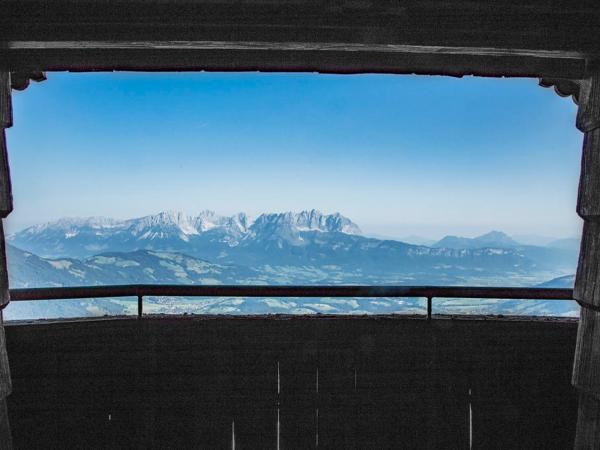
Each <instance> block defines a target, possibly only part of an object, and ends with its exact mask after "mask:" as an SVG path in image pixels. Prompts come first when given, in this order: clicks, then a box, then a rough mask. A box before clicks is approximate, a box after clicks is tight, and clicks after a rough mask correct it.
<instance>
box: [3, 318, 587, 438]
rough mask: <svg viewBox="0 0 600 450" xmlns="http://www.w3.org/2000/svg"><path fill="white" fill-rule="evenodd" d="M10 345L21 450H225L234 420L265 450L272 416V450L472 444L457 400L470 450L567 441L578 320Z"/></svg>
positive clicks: (218, 323)
mask: <svg viewBox="0 0 600 450" xmlns="http://www.w3.org/2000/svg"><path fill="white" fill-rule="evenodd" d="M6 333H7V334H6V336H7V345H8V350H9V352H10V353H11V370H12V375H13V385H14V392H13V394H11V396H10V397H9V408H10V414H11V421H12V424H11V425H12V427H13V432H14V437H15V440H16V442H15V446H16V447H17V448H40V447H43V446H44V445H45V446H47V447H53V446H54V445H55V444H56V443H60V445H61V448H65V449H68V448H90V447H92V448H115V447H121V448H160V449H162V448H210V449H221V448H223V449H227V448H228V449H231V448H232V446H231V425H232V422H233V421H235V424H236V427H235V429H236V437H237V439H236V448H240V449H241V448H260V449H262V448H265V449H268V448H273V449H275V448H276V441H277V428H276V417H277V416H276V411H277V407H279V409H280V448H281V449H298V448H302V449H304V448H306V449H309V448H315V444H316V434H317V430H318V434H319V442H320V445H319V448H332V449H334V448H349V449H352V448H356V449H360V450H362V449H371V448H374V449H397V448H399V447H398V443H399V442H401V443H403V448H431V449H440V448H444V449H446V448H448V449H450V448H452V449H454V448H468V442H469V433H468V432H469V403H472V405H473V410H474V416H473V417H474V422H473V442H474V447H473V448H486V449H507V448H527V449H529V448H561V449H563V448H569V447H570V446H571V445H572V443H573V440H574V432H575V414H576V411H577V405H576V396H575V392H574V389H573V388H572V386H571V385H570V383H569V378H570V374H571V365H572V358H573V349H574V345H575V335H576V324H575V323H574V322H570V323H564V322H527V321H522V322H509V321H505V322H502V321H493V320H488V321H481V320H436V321H432V322H426V321H425V320H416V319H390V318H387V319H382V318H352V319H349V318H331V319H320V318H296V319H287V320H276V319H273V318H254V319H236V318H214V319H198V318H162V319H154V318H145V319H143V320H141V321H140V320H135V319H131V320H129V319H124V320H101V321H87V322H73V323H64V322H63V323H53V324H33V325H10V326H7V327H6ZM277 363H279V368H280V370H279V374H280V377H279V386H280V395H277ZM317 370H318V373H319V375H318V380H319V383H318V385H319V387H318V389H317V387H316V385H317V382H316V380H317ZM469 389H471V392H472V396H471V397H470V396H469ZM317 409H318V415H317ZM109 414H110V420H109ZM92 444H93V445H92ZM519 445H521V446H520V447H519Z"/></svg>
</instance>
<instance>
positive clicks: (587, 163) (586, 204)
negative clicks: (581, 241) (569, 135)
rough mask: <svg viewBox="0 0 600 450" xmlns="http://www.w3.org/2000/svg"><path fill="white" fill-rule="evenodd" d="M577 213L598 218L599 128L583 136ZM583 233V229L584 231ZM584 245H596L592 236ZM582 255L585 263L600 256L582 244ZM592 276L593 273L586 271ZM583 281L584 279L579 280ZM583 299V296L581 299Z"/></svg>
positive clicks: (599, 202)
mask: <svg viewBox="0 0 600 450" xmlns="http://www.w3.org/2000/svg"><path fill="white" fill-rule="evenodd" d="M577 214H579V216H580V217H581V218H583V219H584V220H590V221H592V220H600V128H595V129H593V130H590V131H587V132H586V133H585V134H584V136H583V150H582V155H581V174H580V178H579V192H578V195H577ZM597 231H599V230H598V229H597V228H595V227H594V228H593V230H592V228H590V229H589V230H588V231H587V233H588V234H589V233H595V232H597ZM584 233H585V231H584ZM586 242H587V244H586V245H596V244H597V242H596V241H595V240H594V236H588V237H587V240H586ZM582 250H583V251H582V255H583V254H584V253H585V255H584V256H585V260H584V261H582V263H584V264H587V263H588V261H589V260H590V258H600V254H598V253H593V252H596V247H589V251H590V252H592V253H590V254H589V255H588V254H587V253H589V252H588V247H585V246H582ZM588 276H593V273H588ZM581 282H583V283H585V280H583V279H582V280H581ZM581 300H583V298H582V299H581Z"/></svg>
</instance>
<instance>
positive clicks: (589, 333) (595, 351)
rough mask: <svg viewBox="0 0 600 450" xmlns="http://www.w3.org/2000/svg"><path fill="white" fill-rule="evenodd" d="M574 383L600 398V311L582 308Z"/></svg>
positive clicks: (574, 367) (576, 348)
mask: <svg viewBox="0 0 600 450" xmlns="http://www.w3.org/2000/svg"><path fill="white" fill-rule="evenodd" d="M572 383H573V386H575V387H576V388H577V389H579V390H580V391H583V392H586V393H587V394H588V395H592V396H595V397H597V398H598V400H600V312H596V311H593V310H591V309H589V308H582V309H581V317H580V320H579V327H578V330H577V345H576V347H575V364H574V366H573V378H572Z"/></svg>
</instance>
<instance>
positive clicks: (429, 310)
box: [427, 297, 433, 320]
mask: <svg viewBox="0 0 600 450" xmlns="http://www.w3.org/2000/svg"><path fill="white" fill-rule="evenodd" d="M432 299H433V297H427V320H431V308H432V306H433V305H432V303H433V302H432Z"/></svg>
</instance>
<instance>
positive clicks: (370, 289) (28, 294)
mask: <svg viewBox="0 0 600 450" xmlns="http://www.w3.org/2000/svg"><path fill="white" fill-rule="evenodd" d="M10 296H11V300H12V301H24V300H59V299H60V300H64V299H74V298H96V297H98V298H102V297H138V296H157V297H158V296H181V297H356V298H368V297H415V298H418V297H425V298H429V297H442V298H462V299H478V298H491V299H523V300H527V299H531V300H572V299H573V290H572V289H554V288H522V287H475V286H468V287H463V286H242V285H148V284H137V285H122V286H77V287H52V288H31V289H11V290H10Z"/></svg>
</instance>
